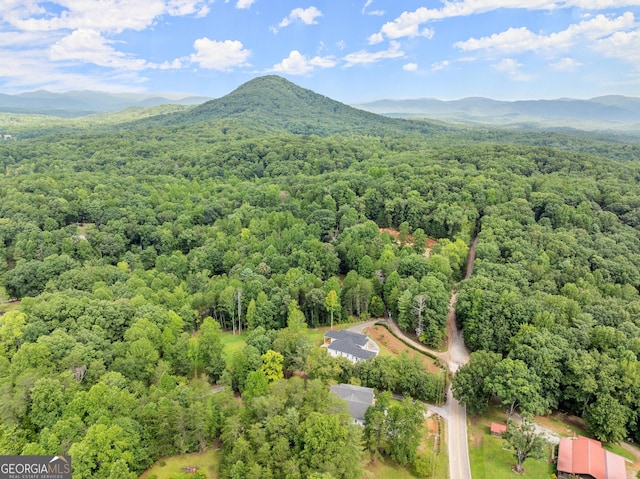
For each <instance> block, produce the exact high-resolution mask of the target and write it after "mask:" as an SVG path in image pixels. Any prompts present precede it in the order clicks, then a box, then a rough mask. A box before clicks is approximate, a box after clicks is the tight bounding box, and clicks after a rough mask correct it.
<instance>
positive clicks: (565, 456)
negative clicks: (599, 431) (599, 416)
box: [558, 436, 627, 479]
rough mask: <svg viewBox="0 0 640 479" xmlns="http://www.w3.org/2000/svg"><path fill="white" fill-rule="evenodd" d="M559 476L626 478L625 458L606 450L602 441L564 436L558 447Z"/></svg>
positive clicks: (601, 478)
mask: <svg viewBox="0 0 640 479" xmlns="http://www.w3.org/2000/svg"><path fill="white" fill-rule="evenodd" d="M558 478H572V479H573V478H580V479H626V478H627V472H626V467H625V464H624V458H622V457H621V456H618V455H617V454H614V453H612V452H609V451H606V450H604V449H603V448H602V444H601V443H600V441H596V440H595V439H589V438H586V437H583V436H578V437H577V438H572V437H563V438H561V439H560V447H559V449H558Z"/></svg>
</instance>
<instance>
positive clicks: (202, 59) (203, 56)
mask: <svg viewBox="0 0 640 479" xmlns="http://www.w3.org/2000/svg"><path fill="white" fill-rule="evenodd" d="M193 47H194V48H195V49H196V53H193V54H192V55H191V57H190V58H191V61H192V62H193V63H198V64H199V65H200V67H201V68H206V69H209V70H218V71H231V70H232V69H233V68H234V67H242V66H247V65H248V63H247V59H248V58H249V56H250V55H251V51H250V50H246V49H245V48H244V46H243V45H242V42H240V41H238V40H224V41H222V42H218V41H215V40H209V39H208V38H206V37H204V38H199V39H198V40H196V41H195V42H194V43H193Z"/></svg>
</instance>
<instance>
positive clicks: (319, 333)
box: [221, 323, 358, 360]
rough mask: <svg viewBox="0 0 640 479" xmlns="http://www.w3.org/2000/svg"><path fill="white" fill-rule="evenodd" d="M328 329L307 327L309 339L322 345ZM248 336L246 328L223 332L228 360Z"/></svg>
mask: <svg viewBox="0 0 640 479" xmlns="http://www.w3.org/2000/svg"><path fill="white" fill-rule="evenodd" d="M356 324H358V323H340V324H334V325H333V329H347V328H350V327H351V326H354V325H356ZM327 331H329V326H322V327H319V328H313V329H311V328H309V329H307V336H309V339H310V340H311V343H312V344H313V345H314V346H320V345H321V344H322V342H323V341H324V334H325V333H326V332H327ZM247 336H249V331H248V330H244V331H243V332H242V334H236V335H234V334H233V333H231V332H228V331H225V332H223V333H222V334H221V340H222V345H223V346H224V349H223V354H224V358H225V359H226V360H229V359H231V358H232V357H233V355H234V354H235V353H236V352H237V351H240V350H241V349H242V348H244V346H245V344H247Z"/></svg>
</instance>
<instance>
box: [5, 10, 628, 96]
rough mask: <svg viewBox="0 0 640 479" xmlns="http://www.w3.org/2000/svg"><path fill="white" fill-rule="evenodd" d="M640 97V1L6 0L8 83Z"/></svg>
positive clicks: (151, 89)
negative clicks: (280, 85)
mask: <svg viewBox="0 0 640 479" xmlns="http://www.w3.org/2000/svg"><path fill="white" fill-rule="evenodd" d="M269 74H276V75H281V76H283V77H285V78H287V79H288V80H291V81H292V82H294V83H296V84H298V85H300V86H302V87H304V88H309V89H311V90H314V91H316V92H318V93H321V94H323V95H326V96H329V97H331V98H333V99H336V100H338V101H342V102H344V103H349V104H356V103H361V102H367V101H373V100H378V99H383V98H392V99H410V98H439V99H442V100H452V99H459V98H464V97H471V96H482V97H488V98H494V99H499V100H519V99H540V98H547V99H552V98H562V97H570V98H592V97H595V96H600V95H607V94H619V95H627V96H636V97H640V0H452V1H439V0H422V1H414V0H48V1H40V0H0V93H5V94H15V93H20V92H25V91H32V90H38V89H45V90H50V91H56V92H64V91H69V90H99V91H110V92H144V93H179V94H183V95H187V94H189V95H202V96H207V97H213V98H218V97H221V96H223V95H225V94H227V93H229V92H231V91H232V90H234V89H235V88H237V87H238V86H240V85H241V84H242V83H244V82H246V81H249V80H251V79H252V78H255V77H258V76H262V75H269Z"/></svg>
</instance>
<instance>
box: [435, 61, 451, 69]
mask: <svg viewBox="0 0 640 479" xmlns="http://www.w3.org/2000/svg"><path fill="white" fill-rule="evenodd" d="M450 65H451V62H450V61H449V60H443V61H441V62H436V63H432V64H431V71H432V72H438V71H440V70H446V69H447V68H449V66H450Z"/></svg>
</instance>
